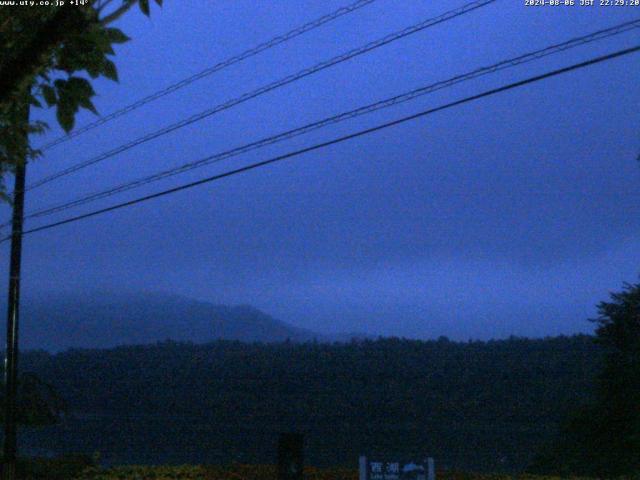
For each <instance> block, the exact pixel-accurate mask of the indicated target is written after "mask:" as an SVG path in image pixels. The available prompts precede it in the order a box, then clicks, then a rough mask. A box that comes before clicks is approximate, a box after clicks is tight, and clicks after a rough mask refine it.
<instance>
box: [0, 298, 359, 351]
mask: <svg viewBox="0 0 640 480" xmlns="http://www.w3.org/2000/svg"><path fill="white" fill-rule="evenodd" d="M352 336H356V335H345V336H336V337H335V340H337V339H340V340H347V339H349V338H351V337H352ZM217 339H228V340H240V341H243V342H280V341H285V340H287V339H289V340H291V341H292V342H305V341H312V340H314V339H316V340H318V341H333V340H334V337H328V336H323V335H320V334H318V333H315V332H312V331H310V330H305V329H302V328H297V327H294V326H292V325H289V324H287V323H285V322H282V321H280V320H277V319H275V318H273V317H271V316H269V315H268V314H266V313H264V312H262V311H260V310H258V309H257V308H254V307H251V306H247V305H241V306H227V305H216V304H212V303H206V302H200V301H196V300H191V299H188V298H184V297H180V296H176V295H163V294H156V293H152V294H149V293H144V294H118V295H111V294H109V295H102V296H97V295H94V296H91V297H71V296H57V297H48V298H39V299H24V300H23V302H22V308H21V325H20V346H21V348H22V349H45V350H49V351H60V350H65V349H68V348H72V347H75V348H108V347H113V346H118V345H134V344H148V343H154V342H157V341H164V340H175V341H191V342H194V343H204V342H209V341H213V340H217ZM2 342H4V329H2Z"/></svg>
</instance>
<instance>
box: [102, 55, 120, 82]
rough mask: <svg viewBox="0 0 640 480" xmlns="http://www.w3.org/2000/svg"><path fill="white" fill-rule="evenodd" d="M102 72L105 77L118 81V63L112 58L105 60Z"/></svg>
mask: <svg viewBox="0 0 640 480" xmlns="http://www.w3.org/2000/svg"><path fill="white" fill-rule="evenodd" d="M102 73H103V74H104V76H105V77H107V78H109V79H111V80H113V81H114V82H117V81H118V70H117V69H116V64H115V63H113V62H112V61H111V60H105V61H104V65H103V68H102Z"/></svg>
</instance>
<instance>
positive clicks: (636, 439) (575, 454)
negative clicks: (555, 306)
mask: <svg viewBox="0 0 640 480" xmlns="http://www.w3.org/2000/svg"><path fill="white" fill-rule="evenodd" d="M598 312H599V317H598V318H596V319H595V320H593V321H594V322H596V323H597V325H598V328H597V329H596V335H597V342H598V343H600V344H601V345H602V346H603V347H604V350H605V357H604V367H603V369H602V371H601V373H600V375H599V377H598V379H597V388H596V398H595V401H594V402H593V403H592V404H590V405H588V406H584V407H581V408H580V409H577V410H576V411H575V412H574V414H573V415H572V417H571V418H570V419H569V421H568V422H567V424H566V427H565V428H564V430H563V431H562V434H561V437H560V439H559V440H558V441H557V443H556V444H555V445H554V446H552V447H551V448H550V449H549V450H548V451H546V452H543V453H542V454H541V455H540V457H539V458H538V459H537V460H536V462H535V464H534V466H533V468H532V470H533V471H535V472H538V473H561V474H581V475H598V476H605V477H616V476H621V475H630V474H634V473H637V472H638V471H640V284H636V285H631V284H625V286H624V289H623V290H622V291H621V292H620V293H613V294H611V301H609V302H601V303H600V304H599V305H598Z"/></svg>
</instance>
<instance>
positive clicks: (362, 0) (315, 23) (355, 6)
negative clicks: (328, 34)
mask: <svg viewBox="0 0 640 480" xmlns="http://www.w3.org/2000/svg"><path fill="white" fill-rule="evenodd" d="M375 1H376V0H358V1H357V2H354V3H352V4H350V5H347V6H344V7H341V8H339V9H337V10H335V11H333V12H331V13H328V14H327V15H323V16H322V17H319V18H316V19H315V20H312V21H311V22H308V23H305V24H304V25H302V26H300V27H297V28H295V29H293V30H291V31H289V32H287V33H285V34H283V35H278V36H276V37H273V38H272V39H271V40H268V41H266V42H264V43H261V44H259V45H257V46H255V47H253V48H250V49H248V50H245V51H244V52H242V53H240V54H238V55H235V56H233V57H230V58H227V59H226V60H223V61H222V62H219V63H217V64H215V65H213V66H211V67H209V68H206V69H204V70H202V71H200V72H198V73H196V74H194V75H192V76H190V77H187V78H185V79H183V80H180V81H179V82H176V83H174V84H172V85H169V86H168V87H166V88H164V89H162V90H158V91H157V92H155V93H152V94H151V95H148V96H146V97H144V98H141V99H140V100H138V101H136V102H134V103H132V104H130V105H127V106H125V107H123V108H121V109H119V110H116V111H115V112H113V113H110V114H109V115H105V116H104V117H101V118H99V119H98V120H96V121H95V122H92V123H89V124H87V125H85V126H83V127H81V128H78V129H77V130H74V131H73V132H71V133H69V134H67V135H63V136H61V137H59V138H56V139H55V140H53V141H51V142H49V143H47V144H45V145H43V146H42V147H41V148H40V150H43V151H44V150H48V149H49V148H52V147H54V146H56V145H59V144H61V143H64V142H66V141H68V140H71V139H72V138H75V137H77V136H78V135H82V134H83V133H85V132H88V131H90V130H93V129H94V128H96V127H99V126H100V125H104V124H105V123H107V122H110V121H111V120H114V119H116V118H118V117H121V116H123V115H126V114H127V113H129V112H132V111H134V110H137V109H138V108H140V107H142V106H143V105H146V104H147V103H150V102H153V101H155V100H158V99H159V98H162V97H164V96H166V95H169V94H171V93H173V92H175V91H176V90H180V89H181V88H183V87H186V86H187V85H190V84H192V83H194V82H196V81H198V80H201V79H203V78H205V77H208V76H210V75H213V74H214V73H216V72H219V71H220V70H223V69H225V68H227V67H230V66H231V65H235V64H236V63H239V62H241V61H243V60H246V59H248V58H250V57H253V56H255V55H258V54H259V53H262V52H264V51H266V50H269V49H271V48H273V47H276V46H277V45H280V44H282V43H284V42H287V41H289V40H292V39H294V38H295V37H298V36H300V35H302V34H304V33H307V32H309V31H311V30H315V29H316V28H318V27H320V26H322V25H324V24H325V23H329V22H331V21H333V20H336V19H337V18H340V17H342V16H344V15H347V14H349V13H351V12H354V11H356V10H359V9H360V8H362V7H365V6H367V5H369V4H370V3H373V2H375Z"/></svg>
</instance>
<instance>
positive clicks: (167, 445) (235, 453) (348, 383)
mask: <svg viewBox="0 0 640 480" xmlns="http://www.w3.org/2000/svg"><path fill="white" fill-rule="evenodd" d="M602 354H603V352H602V350H601V347H599V346H598V345H596V344H595V342H594V339H593V337H590V336H586V335H578V336H572V337H555V338H546V339H535V340H532V339H523V338H513V337H512V338H510V339H508V340H500V341H488V342H480V341H470V342H467V343H457V342H451V341H449V340H447V339H446V338H444V337H441V338H440V339H439V340H435V341H416V340H405V339H397V338H388V339H378V340H361V341H353V342H351V343H340V344H338V343H336V344H323V343H304V344H298V343H290V342H284V343H279V344H260V343H254V344H248V343H241V342H229V341H217V342H215V343H210V344H202V345H197V344H191V343H176V342H172V341H166V342H161V343H157V344H154V345H146V346H125V347H119V348H113V349H109V350H79V349H74V350H69V351H66V352H63V353H58V354H49V353H46V352H42V351H35V352H27V353H25V354H24V355H23V357H22V359H21V362H22V363H21V366H22V369H23V370H28V371H32V372H34V373H35V374H36V375H38V376H39V377H40V378H42V379H43V380H45V381H47V382H49V383H51V384H52V385H53V386H54V387H55V389H56V391H57V392H58V394H59V395H60V396H61V397H62V399H63V400H64V402H65V404H66V408H67V411H68V414H67V416H66V417H65V418H63V421H62V424H61V425H59V426H57V427H47V428H45V429H44V430H39V431H29V432H28V435H27V437H28V439H29V440H28V441H29V442H32V443H33V444H34V445H37V446H39V447H42V448H52V449H53V448H61V449H65V450H67V451H69V450H73V451H84V452H85V453H92V452H94V451H100V452H101V454H102V455H103V458H105V459H107V461H109V462H113V463H123V462H133V463H185V462H189V463H228V462H230V461H235V460H239V461H244V462H251V463H255V462H261V463H265V462H266V463H271V462H272V461H273V455H272V453H273V451H274V450H273V447H274V445H275V443H274V442H275V438H276V434H277V432H280V431H300V432H303V433H305V434H306V444H307V447H306V452H307V460H308V463H310V464H315V465H321V466H322V465H338V464H341V465H355V462H356V461H357V456H358V455H359V454H361V453H366V452H367V453H379V454H385V455H423V454H425V453H428V454H431V455H434V456H435V457H436V458H437V459H438V461H439V466H440V467H449V468H466V469H473V470H486V471H496V470H502V471H515V470H521V469H523V468H525V467H526V466H527V465H528V464H529V462H530V461H531V459H532V458H533V456H534V455H535V453H536V452H537V451H538V450H539V449H540V447H541V446H542V445H544V444H545V443H546V442H548V441H549V440H550V439H551V438H552V437H553V435H554V434H555V432H556V431H557V429H558V426H559V425H560V424H561V423H562V421H563V420H564V419H565V418H566V416H567V414H568V412H570V410H571V409H572V408H573V407H575V406H576V405H577V404H582V403H584V402H586V401H588V400H589V399H590V398H591V397H592V396H593V393H594V391H593V383H594V379H595V378H596V375H597V373H598V371H599V369H600V367H601V364H602Z"/></svg>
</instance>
